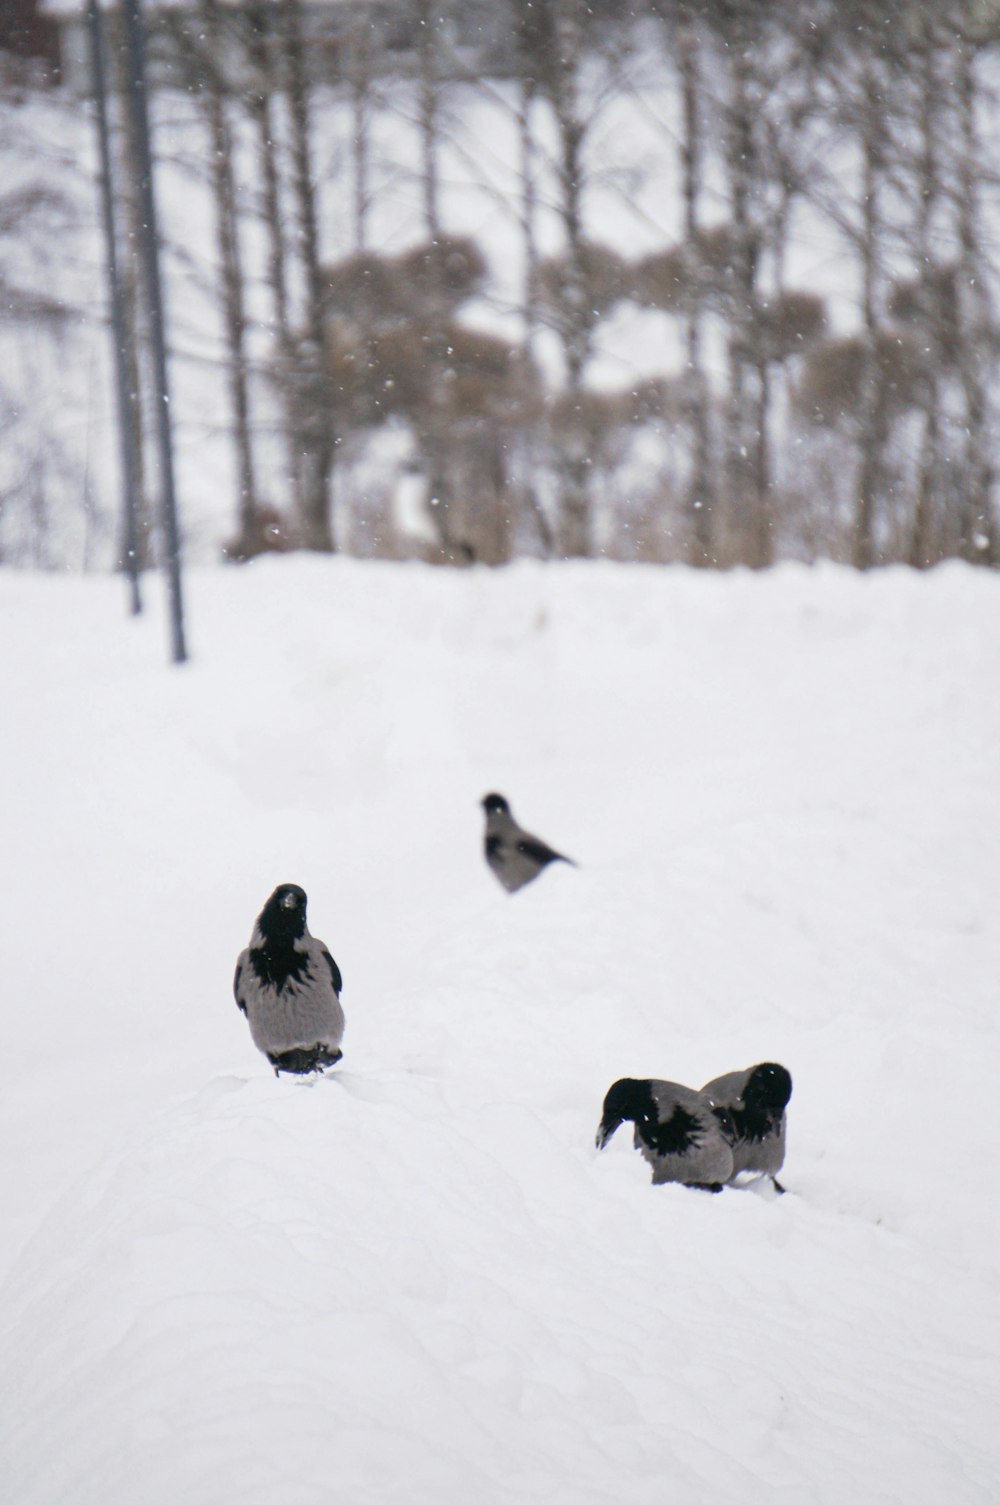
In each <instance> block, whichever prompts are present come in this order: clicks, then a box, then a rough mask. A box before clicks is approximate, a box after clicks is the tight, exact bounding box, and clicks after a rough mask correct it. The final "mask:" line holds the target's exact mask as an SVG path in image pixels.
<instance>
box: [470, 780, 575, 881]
mask: <svg viewBox="0 0 1000 1505" xmlns="http://www.w3.org/2000/svg"><path fill="white" fill-rule="evenodd" d="M482 806H483V809H484V810H485V812H486V833H485V837H484V846H483V849H484V852H485V855H486V861H487V863H488V864H489V866H490V869H491V871H492V872H493V873H494V875H495V876H496V878H497V879H498V880H499V881H500V882H501V883H502V884H503V886H504V888H505V889H506V890H507V892H508V893H509V894H513V893H516V892H517V890H518V889H519V888H523V887H524V885H525V884H526V883H530V882H531V880H532V879H533V878H537V877H538V875H539V873H540V872H542V871H543V869H545V868H547V867H548V865H549V863H550V862H568V863H569V865H570V867H575V866H576V863H575V862H574V861H573V859H572V857H565V856H564V855H563V854H562V852H557V851H555V850H554V849H553V848H552V847H550V846H549V845H548V844H547V843H546V842H544V841H542V840H541V839H540V838H539V837H538V836H532V834H531V832H530V831H522V829H521V827H520V826H519V825H518V823H517V821H516V820H515V819H514V817H513V815H511V813H510V805H509V804H508V803H507V801H506V800H505V799H504V797H503V795H502V794H488V795H486V797H485V799H484V800H483V801H482Z"/></svg>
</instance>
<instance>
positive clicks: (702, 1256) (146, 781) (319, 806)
mask: <svg viewBox="0 0 1000 1505" xmlns="http://www.w3.org/2000/svg"><path fill="white" fill-rule="evenodd" d="M121 608H122V602H121V599H120V590H119V587H118V586H117V584H115V583H112V582H95V581H89V582H83V581H57V580H51V579H37V578H27V577H17V576H14V577H8V578H7V579H6V580H5V581H4V592H3V602H2V604H0V632H2V634H3V636H4V639H5V641H6V644H7V650H6V652H5V653H4V654H3V655H0V695H2V699H3V703H4V704H5V705H6V706H7V707H8V708H9V709H13V711H14V712H15V714H14V715H13V716H12V717H11V718H10V720H9V722H8V726H9V728H13V729H14V733H15V734H14V735H11V734H10V731H9V733H8V737H7V738H6V739H5V740H4V743H3V746H2V750H0V777H2V787H3V789H4V790H5V791H6V793H7V798H6V805H7V808H6V811H5V821H4V824H5V832H6V837H7V840H6V843H5V851H6V859H7V860H6V862H5V863H4V865H3V868H2V870H0V871H2V876H0V894H2V904H3V910H4V914H5V918H6V922H7V923H6V925H5V946H4V960H5V983H6V986H5V988H4V1017H5V1023H6V1033H5V1045H6V1048H5V1050H4V1052H3V1055H2V1057H0V1132H2V1135H3V1143H4V1144H5V1145H6V1146H7V1147H8V1149H7V1154H6V1156H5V1157H4V1159H5V1165H4V1184H3V1186H2V1188H0V1189H2V1193H3V1203H4V1207H5V1209H6V1210H7V1212H8V1218H7V1220H6V1222H5V1226H4V1228H3V1229H2V1230H0V1268H2V1269H3V1270H5V1271H6V1272H7V1278H6V1283H5V1284H4V1286H3V1287H2V1289H0V1345H2V1351H3V1353H4V1355H5V1364H4V1378H3V1380H2V1381H0V1386H2V1389H0V1477H2V1478H3V1479H4V1480H5V1481H7V1482H6V1483H5V1485H4V1491H3V1492H4V1495H5V1498H8V1499H10V1500H11V1501H16V1502H17V1505H57V1502H59V1505H61V1502H66V1505H69V1502H72V1505H160V1502H163V1505H167V1502H170V1505H174V1502H176V1501H177V1500H178V1499H181V1498H183V1499H185V1500H187V1501H190V1502H191V1505H231V1502H232V1501H234V1500H237V1499H239V1500H240V1501H242V1502H245V1505H314V1502H315V1505H319V1502H323V1505H328V1502H338V1505H339V1502H343V1505H356V1502H359V1501H362V1500H363V1501H365V1502H366V1505H369V1502H375V1505H380V1502H400V1505H402V1502H406V1505H423V1502H425V1501H426V1502H428V1505H430V1502H431V1501H433V1502H435V1505H442V1502H451V1501H454V1502H455V1505H458V1502H464V1501H466V1500H468V1499H478V1500H482V1501H489V1502H494V1501H495V1502H498V1505H499V1502H504V1505H506V1502H510V1505H514V1502H518V1505H520V1502H531V1501H536V1500H537V1501H545V1502H546V1505H564V1502H565V1505H570V1502H573V1505H577V1502H594V1505H598V1502H599V1505H620V1502H621V1501H623V1500H626V1499H628V1500H635V1501H639V1502H650V1505H653V1502H654V1501H655V1502H657V1505H660V1502H662V1501H663V1500H665V1499H667V1500H672V1499H685V1500H688V1501H692V1502H705V1505H714V1502H717V1501H718V1502H720V1505H721V1502H722V1501H746V1502H750V1501H754V1502H756V1501H760V1500H766V1501H767V1502H768V1505H804V1502H813V1501H815V1502H823V1505H825V1502H830V1505H834V1502H836V1505H842V1502H844V1501H845V1500H856V1501H859V1502H863V1505H869V1502H871V1505H875V1502H889V1501H893V1502H895V1501H905V1502H906V1505H923V1502H926V1505H940V1501H942V1500H944V1499H947V1500H948V1501H949V1502H950V1505H972V1502H976V1505H987V1502H990V1505H992V1502H993V1501H995V1500H996V1498H997V1496H998V1493H1000V1457H998V1452H1000V1448H998V1444H997V1443H996V1440H995V1438H996V1427H995V1417H996V1414H997V1402H998V1390H1000V1384H998V1375H997V1369H996V1362H995V1358H996V1352H997V1341H998V1337H1000V1334H998V1320H997V1318H998V1298H997V1285H996V1277H995V1266H994V1251H995V1248H996V1244H997V1239H998V1236H1000V1227H998V1223H1000V1219H998V1215H997V1199H996V1192H995V1186H994V1183H995V1164H996V1160H997V1153H998V1149H1000V1128H998V1126H997V1115H996V1113H995V1111H994V1102H993V1095H994V1090H995V1087H994V1084H995V1081H996V1076H997V1065H998V1061H997V1056H998V1051H997V1039H998V1034H997V1031H998V1020H997V1016H996V1008H995V979H996V976H997V974H998V962H1000V956H998V944H997V928H996V923H995V919H994V915H993V907H994V896H995V894H996V893H997V891H998V879H1000V843H998V839H997V838H998V835H1000V796H998V791H997V779H996V748H997V745H998V740H1000V736H998V734H1000V724H998V723H1000V700H998V697H997V696H996V692H995V663H996V640H997V621H998V608H1000V581H998V580H997V579H996V577H994V576H989V575H987V574H985V573H983V572H974V571H971V570H968V569H966V568H964V567H961V566H954V567H949V568H946V569H943V570H939V571H936V572H934V573H933V574H932V575H929V576H924V577H917V576H914V575H912V574H909V573H906V572H903V571H898V572H887V573H884V574H880V575H877V576H871V577H868V578H860V577H857V576H854V575H852V574H849V573H847V572H842V571H838V570H836V569H833V568H827V569H820V570H813V571H806V570H801V569H797V568H786V569H781V570H779V571H776V572H774V573H772V574H770V575H768V576H761V577H754V576H747V575H741V574H736V575H731V576H726V577H718V576H712V577H708V576H706V577H701V576H696V575H692V574H690V573H687V572H684V571H680V570H669V571H662V570H661V571H653V570H646V569H642V568H637V567H633V568H631V569H622V568H613V567H602V566H579V567H565V568H552V567H549V568H544V567H540V566H532V565H529V564H524V565H521V566H518V567H517V568H514V569H510V570H507V571H504V572H501V573H495V574H487V573H484V572H480V571H472V572H468V573H464V574H459V573H443V572H441V573H436V572H433V571H430V570H425V569H421V568H419V567H412V568H404V567H398V566H397V567H393V566H377V565H368V566H359V565H356V564H354V565H352V564H350V563H347V562H344V561H322V560H307V559H289V560H285V561H262V562H259V563H258V564H256V565H254V566H252V567H250V568H247V569H243V570H231V571H222V570H216V571H206V572H204V573H201V574H196V575H195V576H193V578H192V580H191V612H192V629H193V630H192V644H193V650H194V661H193V663H192V664H191V665H190V666H188V667H187V668H186V669H184V670H182V671H173V672H171V671H168V670H166V669H164V668H161V662H160V661H161V659H162V657H163V652H164V645H163V641H162V639H163V630H162V625H161V623H160V622H159V621H158V620H156V619H155V617H151V618H149V619H147V620H144V621H141V622H139V623H134V624H129V623H125V622H123V621H121V620H120V614H121ZM494 787H495V788H499V789H501V790H503V791H504V792H505V793H506V794H507V795H508V796H509V798H510V799H511V801H512V803H513V806H514V810H515V813H516V814H517V815H518V816H519V817H520V818H521V819H522V820H523V821H524V822H525V824H527V825H528V826H530V827H531V828H532V829H534V830H537V831H538V832H539V833H540V834H541V835H543V836H544V837H545V838H546V839H548V840H550V841H552V842H553V843H554V844H555V845H556V846H558V847H559V848H560V849H561V850H564V851H567V852H569V853H570V854H571V855H572V856H574V857H575V858H576V859H577V860H578V861H579V863H580V864H581V865H580V867H579V869H578V870H572V869H563V868H559V869H554V870H552V871H551V872H549V873H547V874H545V875H544V876H543V878H542V879H540V880H539V882H538V883H536V884H535V885H533V886H531V887H530V888H528V889H526V890H524V891H523V892H522V893H521V894H519V895H516V896H514V897H512V898H510V897H508V896H507V895H506V894H504V893H503V892H502V890H501V889H500V888H499V887H498V886H497V885H496V884H495V882H494V880H493V879H492V878H491V876H490V875H489V873H488V872H487V870H486V867H485V865H484V864H483V862H482V859H481V853H480V812H479V810H478V804H477V802H478V799H479V797H480V796H481V795H482V794H483V793H484V792H485V791H486V790H487V789H488V788H494ZM279 881H295V882H299V883H301V884H302V885H303V886H304V887H305V888H306V890H307V891H308V893H309V896H310V923H311V926H312V928H313V930H314V932H315V933H316V934H318V935H319V936H321V937H322V938H323V939H324V940H326V941H327V942H328V943H329V944H330V946H331V949H332V950H333V952H334V955H335V956H336V957H337V959H338V961H339V963H340V966H341V968H342V970H343V973H344V979H345V994H344V1003H345V1009H346V1012H347V1020H348V1028H347V1036H346V1039H345V1060H344V1065H343V1068H342V1069H340V1070H338V1071H336V1072H334V1073H331V1074H330V1076H329V1077H328V1078H327V1079H324V1080H321V1081H318V1082H315V1083H307V1082H302V1083H300V1082H290V1081H287V1080H282V1081H280V1082H279V1081H276V1080H275V1079H274V1078H273V1077H272V1076H271V1075H270V1074H269V1070H268V1068H267V1066H266V1063H265V1062H264V1061H263V1060H262V1059H261V1058H260V1057H258V1056H257V1055H256V1053H255V1052H254V1050H253V1047H252V1044H251V1042H250V1040H249V1035H248V1032H247V1029H246V1025H245V1021H244V1020H243V1019H242V1017H241V1016H240V1015H239V1013H238V1012H237V1010H236V1008H235V1005H234V1004H233V1002H232V998H231V993H230V980H231V972H232V966H233V962H234V959H235V956H236V954H237V952H238V951H239V950H240V948H241V947H242V946H243V945H244V944H245V943H246V939H247V937H248V935H249V931H250V927H251V925H252V922H253V919H254V916H255V914H256V912H257V910H258V909H259V907H260V905H261V903H262V902H263V900H264V899H265V898H266V897H267V894H268V893H269V892H270V890H271V889H272V888H273V887H274V885H275V884H276V883H278V882H279ZM766 1058H776V1059H779V1060H782V1061H784V1062H785V1063H786V1064H787V1065H788V1066H789V1068H790V1069H791V1071H792V1073H793V1076H794V1079H795V1092H794V1096H793V1099H792V1103H791V1106H790V1112H789V1118H790V1127H789V1142H790V1149H789V1157H788V1161H787V1163H786V1168H785V1173H784V1174H783V1178H782V1179H783V1180H784V1181H785V1182H786V1184H787V1185H788V1187H789V1194H788V1195H787V1196H786V1197H784V1198H780V1199H779V1198H776V1197H774V1196H767V1195H766V1194H765V1193H764V1192H763V1191H762V1190H761V1189H760V1188H758V1189H756V1190H753V1189H747V1190H742V1191H735V1190H734V1191H728V1192H726V1193H724V1194H723V1195H722V1196H719V1197H712V1198H710V1197H707V1196H704V1195H700V1194H698V1193H694V1192H690V1191H688V1190H686V1189H685V1188H682V1187H669V1186H668V1187H661V1188H655V1189H654V1188H652V1187H651V1186H650V1185H649V1181H648V1168H647V1167H646V1166H645V1165H644V1163H643V1162H642V1161H641V1159H640V1158H639V1157H638V1156H637V1155H635V1154H634V1152H633V1151H632V1150H631V1147H630V1145H629V1143H628V1136H627V1135H626V1134H625V1133H624V1132H622V1133H620V1134H619V1135H618V1137H617V1138H616V1139H615V1141H614V1142H613V1143H612V1145H611V1146H610V1147H609V1149H608V1150H607V1151H606V1152H605V1154H604V1155H602V1156H598V1154H597V1152H596V1151H595V1150H594V1148H593V1135H594V1130H595V1128H596V1125H597V1120H598V1117H599V1113H600V1104H601V1098H602V1096H603V1093H604V1091H605V1089H606V1087H607V1086H608V1085H609V1083H610V1082H611V1081H612V1080H613V1079H614V1078H615V1077H616V1076H620V1075H623V1074H638V1075H647V1074H652V1075H662V1076H669V1077H674V1078H677V1079H680V1080H682V1081H687V1082H689V1083H692V1084H694V1085H698V1084H700V1083H701V1082H702V1081H704V1080H706V1079H707V1078H709V1077H711V1076H713V1075H716V1074H717V1073H719V1072H721V1071H724V1070H728V1069H732V1068H735V1067H739V1066H744V1065H748V1064H750V1063H751V1062H753V1061H755V1060H760V1059H766Z"/></svg>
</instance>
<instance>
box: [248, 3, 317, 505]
mask: <svg viewBox="0 0 1000 1505" xmlns="http://www.w3.org/2000/svg"><path fill="white" fill-rule="evenodd" d="M271 19H272V18H271V5H270V0H264V3H263V4H256V5H254V6H253V7H252V8H251V10H250V11H249V13H248V17H247V20H248V32H247V48H248V56H249V59H250V63H251V67H252V69H253V83H252V84H251V87H250V90H249V93H248V96H247V104H248V108H249V113H250V116H251V119H252V121H253V124H254V131H255V135H256V140H257V164H258V171H259V174H260V182H261V190H262V209H263V219H264V228H265V233H266V236H267V285H268V288H269V290H270V295H271V303H272V307H273V310H274V324H273V328H274V337H275V342H276V344H277V347H278V354H279V356H280V359H281V366H282V369H283V372H284V374H285V378H286V380H287V378H288V375H289V373H290V372H291V369H292V366H293V362H294V357H293V349H292V346H293V341H292V327H291V316H290V312H289V296H288V252H287V248H286V244H285V228H284V220H283V216H282V204H281V174H280V170H279V158H278V148H277V143H276V141H275V130H276V118H275V108H274V95H275V87H276V79H275V73H276V64H275V60H274V56H273V52H272V43H273V40H274V36H275V33H274V30H273V27H272V24H271ZM285 429H286V444H287V465H288V494H289V499H290V502H291V509H292V512H293V514H294V515H295V517H297V518H301V517H302V514H303V505H302V481H301V454H300V445H299V441H298V436H297V434H296V432H295V422H294V415H293V414H292V413H291V411H290V404H288V403H287V401H286V404H285Z"/></svg>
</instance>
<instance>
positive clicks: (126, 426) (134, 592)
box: [86, 0, 142, 616]
mask: <svg viewBox="0 0 1000 1505" xmlns="http://www.w3.org/2000/svg"><path fill="white" fill-rule="evenodd" d="M87 28H88V34H89V37H90V49H91V66H92V71H93V77H94V99H95V105H96V111H97V136H98V150H99V157H100V179H101V210H102V219H103V223H104V244H105V258H106V263H107V273H108V300H109V306H110V311H111V329H112V336H113V340H114V357H115V391H116V397H117V411H118V440H119V463H120V465H121V488H122V520H123V534H124V546H123V549H122V568H123V570H124V573H125V577H126V579H127V580H128V586H129V607H130V610H131V613H132V615H133V616H138V614H139V613H140V612H141V611H142V594H141V591H140V588H139V575H140V565H139V518H138V506H139V494H138V482H137V476H138V451H139V449H140V447H141V444H142V434H141V432H140V431H138V430H137V427H136V423H135V416H136V415H135V409H134V407H133V404H132V402H131V397H130V392H129V347H128V329H127V325H126V321H125V301H124V296H123V289H122V277H121V269H120V265H119V258H118V230H117V226H116V223H115V192H114V182H113V165H112V159H111V134H110V128H109V124H108V95H107V65H106V60H105V48H104V30H103V28H104V21H103V18H102V16H101V11H100V7H99V5H98V3H97V0H87ZM86 494H87V496H88V499H89V501H90V502H91V504H92V500H93V499H92V497H91V496H90V494H89V478H88V482H87V492H86ZM87 516H88V523H89V521H90V512H89V511H88V514H87ZM88 536H89V527H88Z"/></svg>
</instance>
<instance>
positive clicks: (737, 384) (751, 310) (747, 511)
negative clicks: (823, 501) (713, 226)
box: [725, 26, 774, 569]
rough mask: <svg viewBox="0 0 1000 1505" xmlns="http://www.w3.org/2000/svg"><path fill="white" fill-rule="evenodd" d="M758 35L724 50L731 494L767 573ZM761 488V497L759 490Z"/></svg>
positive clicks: (750, 549) (770, 540)
mask: <svg viewBox="0 0 1000 1505" xmlns="http://www.w3.org/2000/svg"><path fill="white" fill-rule="evenodd" d="M756 46H757V40H756V38H755V36H754V32H753V28H752V27H750V26H748V27H746V28H743V27H740V28H738V29H737V31H736V34H735V36H734V37H733V40H732V43H731V45H730V46H728V47H727V49H726V57H727V61H728V67H729V78H730V99H729V104H728V107H727V111H726V133H725V135H726V164H727V170H728V175H729V193H730V208H731V219H730V224H731V229H732V246H731V256H730V273H731V298H730V341H729V394H728V412H727V424H726V427H727V456H726V472H727V490H728V493H729V505H730V510H731V513H732V516H733V521H734V522H735V524H736V529H737V535H738V538H739V540H740V544H741V552H742V554H743V557H744V559H745V562H746V563H747V564H749V565H751V566H752V567H753V568H755V569H762V568H763V567H764V566H766V565H769V564H771V563H772V561H773V559H774V518H773V515H772V497H771V492H770V486H769V484H768V479H769V478H768V476H767V462H766V455H765V454H764V449H765V446H766V428H767V420H768V414H767V395H768V389H767V387H766V385H765V384H764V383H762V380H761V364H760V361H759V359H758V351H759V349H760V339H759V332H758V328H757V324H758V299H757V280H758V270H759V262H760V251H761V245H760V240H761V237H760V231H759V229H758V227H757V224H756V222H755V194H756V192H757V190H758V189H759V186H760V181H759V180H760V172H759V166H758V161H757V142H756V139H755V134H754V110H755V98H756V90H755V87H754V84H755V80H754V75H753V68H754V55H755V48H756ZM762 487H763V489H761V488H762Z"/></svg>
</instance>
